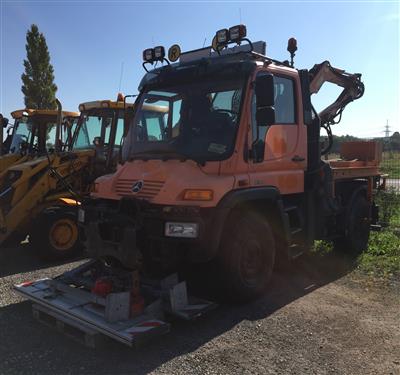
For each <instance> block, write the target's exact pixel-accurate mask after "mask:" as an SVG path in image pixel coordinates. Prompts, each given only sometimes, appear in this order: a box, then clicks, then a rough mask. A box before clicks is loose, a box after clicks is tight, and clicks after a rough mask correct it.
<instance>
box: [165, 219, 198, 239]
mask: <svg viewBox="0 0 400 375" xmlns="http://www.w3.org/2000/svg"><path fill="white" fill-rule="evenodd" d="M198 235H199V224H197V223H173V222H167V223H165V236H166V237H181V238H197V237H198Z"/></svg>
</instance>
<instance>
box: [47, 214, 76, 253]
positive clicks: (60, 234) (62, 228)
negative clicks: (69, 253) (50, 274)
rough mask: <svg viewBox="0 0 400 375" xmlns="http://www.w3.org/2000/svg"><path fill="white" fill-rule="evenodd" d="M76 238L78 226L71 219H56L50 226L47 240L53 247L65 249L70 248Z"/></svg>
mask: <svg viewBox="0 0 400 375" xmlns="http://www.w3.org/2000/svg"><path fill="white" fill-rule="evenodd" d="M77 240H78V228H77V226H76V223H75V222H74V221H73V220H71V219H60V220H57V221H56V222H55V223H54V224H53V225H52V227H51V229H50V233H49V241H50V244H51V246H52V247H53V248H55V249H57V250H60V251H66V250H69V249H70V248H72V247H73V246H74V245H75V243H76V241H77Z"/></svg>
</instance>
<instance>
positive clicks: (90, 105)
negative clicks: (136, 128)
mask: <svg viewBox="0 0 400 375" xmlns="http://www.w3.org/2000/svg"><path fill="white" fill-rule="evenodd" d="M133 106H134V104H133V103H125V108H133ZM100 108H110V109H124V102H122V101H112V100H96V101H93V102H85V103H81V104H79V109H80V111H87V110H90V109H100ZM143 109H145V110H146V111H152V112H161V113H166V112H168V108H167V107H163V106H158V105H153V104H145V105H143Z"/></svg>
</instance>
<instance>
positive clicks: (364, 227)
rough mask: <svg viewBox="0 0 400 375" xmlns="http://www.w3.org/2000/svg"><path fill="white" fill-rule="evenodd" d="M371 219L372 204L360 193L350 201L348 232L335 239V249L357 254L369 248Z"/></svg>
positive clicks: (347, 222) (347, 221) (347, 219)
mask: <svg viewBox="0 0 400 375" xmlns="http://www.w3.org/2000/svg"><path fill="white" fill-rule="evenodd" d="M370 221H371V206H370V204H369V203H368V201H367V199H366V198H365V196H364V195H362V194H358V195H357V196H356V197H355V198H354V200H353V201H352V202H351V203H350V207H349V210H348V214H347V217H346V229H345V230H346V233H345V235H344V236H342V237H340V238H338V239H336V240H334V247H335V250H338V251H341V252H345V253H349V254H352V255H357V254H360V253H361V252H363V251H364V250H366V249H367V246H368V239H369V232H370Z"/></svg>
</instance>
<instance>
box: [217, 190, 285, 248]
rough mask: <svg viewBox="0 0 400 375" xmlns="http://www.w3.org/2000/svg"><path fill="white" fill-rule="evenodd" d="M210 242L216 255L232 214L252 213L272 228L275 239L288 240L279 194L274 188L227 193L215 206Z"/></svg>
mask: <svg viewBox="0 0 400 375" xmlns="http://www.w3.org/2000/svg"><path fill="white" fill-rule="evenodd" d="M217 209H218V210H217V212H218V213H217V215H216V218H215V221H214V233H213V236H212V237H213V240H212V242H211V243H212V247H213V254H214V255H215V254H217V252H218V249H219V247H220V242H221V238H222V235H223V232H224V229H225V227H226V225H227V223H228V221H229V218H230V216H231V215H232V214H233V212H237V211H238V210H242V211H244V212H245V211H246V210H251V211H254V212H256V213H258V214H260V215H262V216H263V217H265V218H266V219H267V220H268V222H269V224H270V225H271V227H272V231H273V234H274V236H275V238H276V237H277V236H278V239H279V237H282V238H283V239H284V240H285V241H287V240H288V238H289V237H288V235H289V227H288V220H287V215H286V214H285V211H284V208H283V203H282V199H281V194H280V192H279V190H278V189H277V188H276V187H275V186H266V187H257V188H248V189H240V190H235V191H231V192H229V193H227V194H226V195H225V196H224V197H223V198H222V199H221V201H220V202H219V204H218V206H217Z"/></svg>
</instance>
